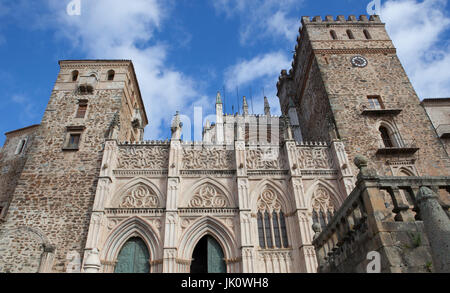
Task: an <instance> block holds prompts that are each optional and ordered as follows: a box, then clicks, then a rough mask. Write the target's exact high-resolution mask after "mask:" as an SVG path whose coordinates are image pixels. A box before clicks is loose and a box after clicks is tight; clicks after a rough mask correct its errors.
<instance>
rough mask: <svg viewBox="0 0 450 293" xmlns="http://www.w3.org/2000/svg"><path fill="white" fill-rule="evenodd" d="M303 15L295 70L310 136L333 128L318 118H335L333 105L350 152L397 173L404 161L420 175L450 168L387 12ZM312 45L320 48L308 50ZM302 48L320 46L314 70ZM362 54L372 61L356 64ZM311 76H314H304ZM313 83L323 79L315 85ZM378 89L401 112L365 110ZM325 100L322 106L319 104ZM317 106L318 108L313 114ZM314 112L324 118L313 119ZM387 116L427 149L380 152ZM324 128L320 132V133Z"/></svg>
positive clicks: (405, 138)
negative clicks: (381, 17) (386, 22)
mask: <svg viewBox="0 0 450 293" xmlns="http://www.w3.org/2000/svg"><path fill="white" fill-rule="evenodd" d="M302 22H303V29H302V32H301V33H302V35H304V36H302V37H301V38H299V39H300V43H299V45H298V48H297V52H298V53H297V54H296V55H294V58H296V59H294V62H293V70H291V72H290V73H291V74H290V78H291V80H293V81H294V83H295V85H294V86H293V88H295V102H296V103H297V104H298V103H299V104H300V105H299V106H298V108H297V111H298V115H299V118H300V121H301V126H302V132H303V134H304V137H305V138H306V139H313V138H314V139H318V138H319V137H318V136H320V135H322V136H323V135H325V134H324V132H325V127H324V126H325V125H322V127H319V125H317V123H319V124H320V123H322V124H324V123H325V121H326V120H327V119H328V117H329V115H330V114H329V112H328V111H327V107H329V105H330V106H331V111H332V113H333V114H332V115H333V118H334V121H335V122H336V126H337V133H338V134H339V138H340V139H342V140H343V141H344V143H345V145H346V151H347V153H348V154H349V159H350V160H353V159H354V157H355V156H356V155H357V154H362V155H364V156H367V157H368V158H369V161H370V164H371V167H374V168H375V169H377V170H378V171H379V173H380V174H383V175H397V174H393V173H394V170H400V169H399V168H398V166H404V167H405V168H409V170H412V171H411V173H414V175H417V176H423V175H435V176H439V175H447V174H449V173H450V160H449V157H448V155H447V153H446V152H445V150H444V148H443V146H442V144H441V143H440V142H439V140H438V138H437V137H436V133H435V131H434V129H433V126H432V124H431V123H430V121H429V119H428V117H427V115H426V113H425V110H424V109H423V107H422V106H421V105H420V101H419V98H418V97H417V94H416V93H415V91H414V88H413V86H412V85H411V83H410V81H409V79H408V76H407V75H406V73H405V71H404V69H403V67H402V65H401V63H400V60H399V59H398V57H397V55H396V51H395V48H394V46H393V44H392V41H391V40H390V39H389V36H388V35H387V33H386V30H385V28H384V24H383V23H381V22H380V20H379V18H376V17H374V18H372V19H371V20H367V18H365V19H364V18H362V19H361V20H356V18H354V19H350V18H349V19H348V20H346V19H345V18H343V17H339V18H338V19H337V20H335V19H333V18H331V17H327V18H326V19H321V18H320V19H319V18H318V17H316V18H314V20H312V21H311V20H310V19H309V18H308V17H304V18H303V19H302ZM331 30H335V32H336V34H337V36H338V39H337V40H333V39H332V37H331V35H330V31H331ZM347 30H351V31H352V32H353V34H354V37H355V38H354V39H349V37H348V35H347ZM363 30H367V31H369V33H370V35H371V39H366V38H365V35H364V33H363ZM308 43H309V45H308ZM308 46H310V47H311V48H312V51H311V50H310V51H308V50H306V51H305V50H304V48H308ZM298 54H302V55H304V54H313V56H314V60H313V62H312V66H310V69H309V70H308V62H307V61H306V60H307V59H305V58H304V56H298ZM354 56H363V57H364V58H366V59H367V61H368V64H367V66H366V67H363V68H359V67H356V66H353V65H352V63H351V59H352V57H354ZM301 62H303V63H301ZM305 76H306V77H307V78H308V82H302V80H304V79H305ZM311 81H312V82H311ZM313 83H315V84H317V86H314V87H313V86H312V84H313ZM319 83H322V84H323V87H324V88H325V92H322V93H321V91H320V86H319ZM286 84H287V83H286ZM372 95H379V96H380V97H381V99H382V102H383V103H384V104H385V106H386V108H398V109H401V112H400V113H399V114H398V115H392V114H383V115H363V114H362V106H363V105H364V104H367V102H368V96H372ZM321 97H323V98H321ZM280 100H282V99H281V98H280ZM319 103H321V104H322V106H318V104H319ZM328 104H329V105H328ZM314 109H316V110H315V113H316V115H311V113H310V112H311V111H312V112H314ZM317 109H319V110H317ZM311 120H319V121H322V122H316V124H311V123H312V122H311ZM381 123H387V124H390V125H392V128H393V131H394V132H396V133H397V135H398V136H399V137H400V141H401V142H403V143H405V145H408V146H417V147H418V148H419V150H418V151H417V152H416V153H404V154H395V155H393V154H392V153H391V154H385V155H380V154H376V152H377V151H378V149H379V148H380V146H381V144H382V141H381V136H380V132H379V130H378V129H379V127H380V124H381ZM313 129H314V130H313ZM316 129H317V131H318V133H317V134H316V133H314V131H315V130H316ZM414 162H415V163H414ZM352 168H353V167H352ZM354 171H356V170H354ZM395 172H397V171H395Z"/></svg>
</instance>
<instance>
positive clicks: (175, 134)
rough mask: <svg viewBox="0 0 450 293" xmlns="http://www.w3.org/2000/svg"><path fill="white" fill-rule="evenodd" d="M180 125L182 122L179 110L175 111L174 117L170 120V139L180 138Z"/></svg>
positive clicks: (181, 125)
mask: <svg viewBox="0 0 450 293" xmlns="http://www.w3.org/2000/svg"><path fill="white" fill-rule="evenodd" d="M181 127H183V123H181V119H180V112H178V111H177V113H176V114H175V117H174V118H173V120H172V127H171V130H172V139H173V140H175V139H181Z"/></svg>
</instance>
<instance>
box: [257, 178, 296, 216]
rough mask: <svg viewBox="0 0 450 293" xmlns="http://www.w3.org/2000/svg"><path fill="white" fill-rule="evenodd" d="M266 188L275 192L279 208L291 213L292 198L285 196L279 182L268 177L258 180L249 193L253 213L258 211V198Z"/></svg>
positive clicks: (293, 205)
mask: <svg viewBox="0 0 450 293" xmlns="http://www.w3.org/2000/svg"><path fill="white" fill-rule="evenodd" d="M266 189H270V190H272V191H274V192H275V193H276V195H277V197H278V200H279V202H280V204H281V209H282V210H283V211H284V212H285V213H291V212H292V211H293V210H292V208H293V207H295V204H294V202H293V199H292V198H288V197H287V196H286V194H285V192H284V191H283V188H282V187H281V186H280V184H278V183H276V182H274V181H272V180H270V179H264V180H262V181H260V182H259V183H258V184H257V185H256V186H255V188H253V191H252V192H251V193H250V207H251V209H252V212H253V213H255V214H256V213H257V212H258V199H259V197H260V195H261V194H262V193H263V192H264V191H265V190H266Z"/></svg>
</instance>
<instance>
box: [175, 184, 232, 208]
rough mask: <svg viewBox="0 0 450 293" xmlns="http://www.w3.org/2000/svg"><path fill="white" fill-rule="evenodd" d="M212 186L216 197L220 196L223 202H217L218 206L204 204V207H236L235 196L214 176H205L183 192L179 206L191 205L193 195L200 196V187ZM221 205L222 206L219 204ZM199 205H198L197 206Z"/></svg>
mask: <svg viewBox="0 0 450 293" xmlns="http://www.w3.org/2000/svg"><path fill="white" fill-rule="evenodd" d="M205 187H206V188H208V187H210V188H213V189H215V192H216V194H215V196H216V197H218V199H220V198H222V200H221V201H224V203H223V204H219V206H213V205H212V206H206V207H227V208H235V207H237V203H236V198H235V197H234V196H233V195H232V193H231V192H230V191H229V190H228V188H227V187H226V186H225V185H223V184H222V183H221V182H219V181H217V180H216V179H214V178H211V177H206V178H203V179H201V180H199V181H198V182H195V183H194V184H193V185H192V186H191V187H190V188H189V189H188V190H187V192H183V194H184V196H183V198H182V199H181V201H180V204H179V207H183V208H187V207H192V206H191V201H192V200H195V197H197V199H198V197H201V196H200V194H199V193H200V192H201V189H202V188H205ZM221 205H223V206H221ZM197 207H200V206H197Z"/></svg>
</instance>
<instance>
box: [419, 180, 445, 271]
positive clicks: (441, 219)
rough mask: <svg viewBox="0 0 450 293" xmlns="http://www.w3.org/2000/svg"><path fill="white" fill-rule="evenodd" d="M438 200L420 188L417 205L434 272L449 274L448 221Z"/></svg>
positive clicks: (430, 191)
mask: <svg viewBox="0 0 450 293" xmlns="http://www.w3.org/2000/svg"><path fill="white" fill-rule="evenodd" d="M438 198H439V197H438V195H437V194H436V193H435V192H433V191H432V190H431V189H429V188H428V187H421V188H420V191H419V193H418V195H417V204H418V205H419V209H420V213H421V216H422V220H423V224H424V226H425V232H426V233H427V238H428V241H429V242H430V247H431V257H432V259H433V267H434V270H435V272H436V273H450V253H449V248H450V219H449V217H448V215H447V213H446V212H445V211H444V209H443V208H442V206H441V205H440V204H439V202H438Z"/></svg>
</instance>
